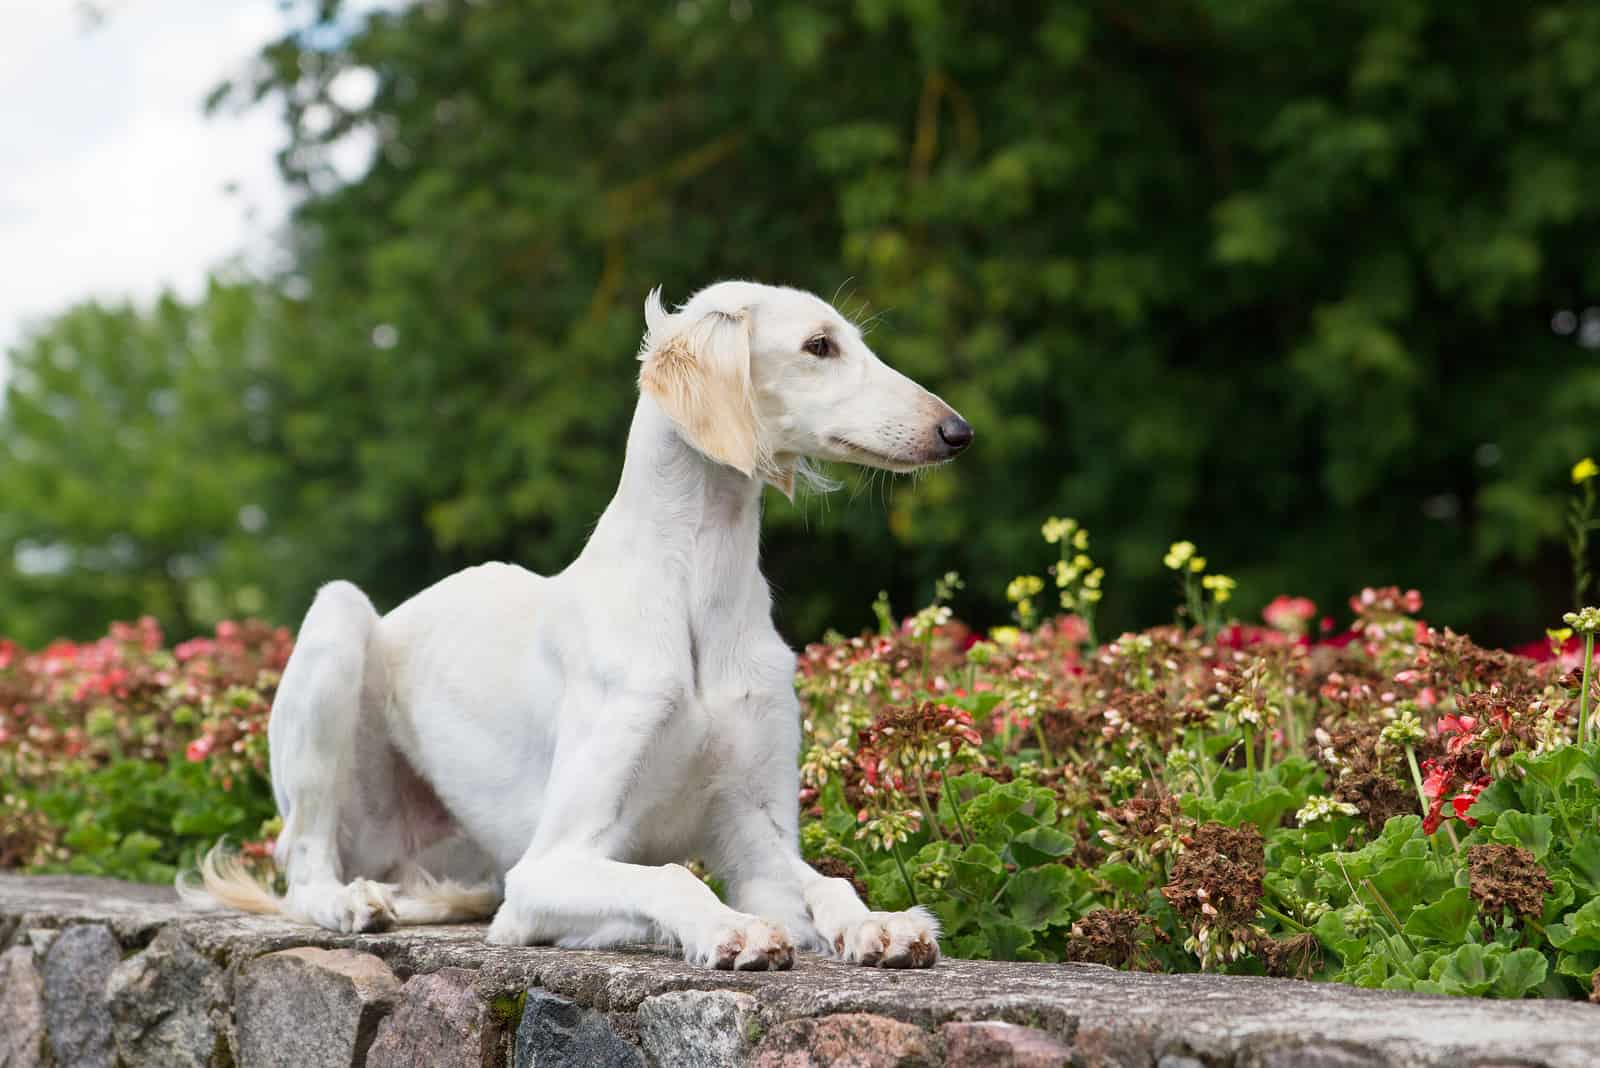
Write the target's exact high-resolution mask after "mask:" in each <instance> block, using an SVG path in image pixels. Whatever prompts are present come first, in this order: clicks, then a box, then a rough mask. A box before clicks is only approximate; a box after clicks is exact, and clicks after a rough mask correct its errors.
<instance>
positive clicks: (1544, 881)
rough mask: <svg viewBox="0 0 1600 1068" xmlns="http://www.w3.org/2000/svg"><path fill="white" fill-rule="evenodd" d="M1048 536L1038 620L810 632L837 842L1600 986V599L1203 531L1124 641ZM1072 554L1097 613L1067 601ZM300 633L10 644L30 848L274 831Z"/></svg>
mask: <svg viewBox="0 0 1600 1068" xmlns="http://www.w3.org/2000/svg"><path fill="white" fill-rule="evenodd" d="M1045 534H1046V538H1047V540H1049V541H1051V542H1052V543H1053V544H1055V545H1057V546H1058V547H1059V559H1058V560H1057V562H1056V563H1055V564H1053V565H1052V567H1051V569H1050V570H1049V575H1050V580H1049V581H1047V580H1046V579H1045V578H1044V577H1043V576H1022V577H1020V578H1019V579H1018V580H1017V581H1016V582H1014V583H1013V584H1012V590H1011V593H1012V599H1013V600H1014V601H1015V602H1016V604H1017V610H1018V615H1019V622H1020V623H1021V625H1020V626H1017V627H1001V628H996V629H995V630H993V631H991V632H990V633H989V634H987V635H986V636H983V637H982V639H981V640H980V639H979V636H978V635H976V634H974V633H972V632H971V631H969V630H968V629H967V628H966V627H965V626H963V625H962V624H961V623H960V622H959V621H958V620H956V619H955V618H954V617H953V615H952V612H951V609H950V608H949V607H948V605H947V604H946V602H947V601H948V600H949V599H951V598H952V597H953V596H954V595H955V594H956V591H957V590H958V589H959V587H960V582H959V579H957V578H956V577H955V576H953V575H952V576H947V578H946V580H945V581H944V582H942V583H940V586H939V590H938V598H937V600H936V601H935V603H934V604H932V605H930V606H929V607H927V608H924V609H923V610H921V611H919V612H917V613H916V614H915V615H913V616H911V617H910V618H908V619H905V620H903V621H896V619H895V617H894V615H893V614H892V613H891V612H890V610H889V608H888V606H887V604H885V603H883V601H882V600H881V599H880V602H879V604H878V605H877V608H878V615H879V621H880V625H879V629H878V632H877V633H873V634H866V635H861V636H856V637H844V636H839V635H832V636H830V637H828V638H827V640H825V641H823V642H820V643H818V644H815V645H812V646H810V647H808V648H807V649H806V650H805V651H804V653H803V655H802V656H801V658H800V665H799V673H798V687H799V692H800V695H801V700H802V706H803V710H804V717H805V734H806V743H805V749H804V752H803V755H802V761H803V762H802V781H803V789H802V794H801V799H800V800H801V804H802V807H803V811H804V819H803V822H802V831H801V837H802V845H803V847H804V849H805V852H806V854H807V856H808V858H809V859H811V860H812V861H813V862H814V863H815V864H817V865H818V866H819V867H820V868H822V869H823V870H827V871H831V872H834V873H836V874H838V875H841V876H844V877H847V878H850V879H852V880H854V881H855V882H856V883H857V885H858V886H859V887H860V888H861V889H862V891H863V892H864V893H865V894H866V895H867V896H868V897H869V899H870V900H871V902H872V904H873V905H874V907H877V908H883V909H899V908H904V907H906V906H909V905H912V904H922V905H926V906H927V907H929V908H930V909H932V910H933V911H934V912H935V913H936V914H937V915H938V916H939V918H940V920H941V921H942V923H943V925H944V946H945V950H946V952H947V953H948V954H950V955H952V956H958V957H974V958H995V959H1012V960H1035V961H1041V960H1072V961H1087V962H1094V963H1100V964H1108V965H1113V966H1115V967H1119V968H1127V969H1139V970H1147V971H1169V972H1181V971H1195V970H1208V971H1218V972H1229V973H1239V974H1262V973H1266V974H1272V975H1280V976H1294V977H1299V978H1307V979H1327V980H1335V981H1341V982H1348V983H1354V984H1357V985H1361V986H1369V987H1385V988H1390V989H1403V990H1412V991H1428V992H1442V993H1450V994H1464V995H1482V996H1493V997H1525V996H1535V995H1537V996H1548V997H1594V996H1595V993H1594V991H1595V981H1596V973H1597V969H1600V744H1597V743H1596V741H1595V740H1594V738H1593V734H1592V730H1591V729H1588V728H1585V727H1584V726H1583V720H1584V718H1585V717H1584V715H1583V709H1585V708H1592V707H1593V705H1594V703H1595V700H1594V698H1595V696H1596V695H1597V694H1600V687H1597V686H1596V685H1595V680H1594V679H1593V677H1592V676H1593V672H1592V669H1591V660H1592V635H1593V633H1594V632H1595V631H1596V630H1597V629H1600V610H1595V609H1586V610H1585V612H1584V613H1581V614H1574V615H1573V616H1571V617H1570V626H1569V627H1568V628H1566V629H1564V630H1561V631H1555V632H1552V634H1551V637H1550V639H1549V641H1547V642H1540V643H1536V644H1535V645H1534V646H1532V647H1530V648H1528V649H1525V650H1522V651H1521V652H1519V653H1508V652H1500V651H1495V650H1489V649H1484V648H1481V647H1479V646H1477V645H1475V644H1474V643H1473V642H1472V641H1471V640H1470V639H1468V638H1467V637H1465V636H1463V635H1459V634H1456V633H1454V632H1452V631H1451V630H1450V629H1448V628H1440V627H1435V626H1433V625H1431V624H1429V623H1427V622H1424V621H1422V620H1421V619H1420V618H1419V613H1420V612H1421V610H1422V598H1421V596H1420V595H1418V594H1417V593H1416V592H1415V591H1409V592H1402V591H1400V590H1398V589H1392V588H1391V589H1369V590H1364V591H1362V592H1361V593H1360V594H1359V595H1357V596H1356V597H1354V598H1352V599H1351V601H1350V610H1351V612H1352V613H1353V616H1354V621H1353V624H1352V625H1351V626H1350V628H1349V629H1348V630H1344V631H1342V632H1340V633H1337V634H1334V633H1333V630H1334V627H1333V624H1332V623H1331V621H1326V620H1325V621H1323V622H1322V623H1320V624H1319V623H1318V622H1317V619H1318V614H1317V611H1316V608H1315V606H1313V605H1311V603H1310V602H1309V601H1306V600H1304V599H1303V598H1279V599H1278V600H1276V601H1274V602H1273V603H1272V604H1271V605H1269V606H1268V609H1267V611H1266V613H1265V617H1266V620H1267V625H1265V626H1255V625H1242V624H1239V623H1236V622H1225V621H1224V612H1225V606H1226V605H1227V604H1228V602H1229V597H1230V595H1231V592H1232V589H1233V585H1232V583H1231V581H1229V580H1227V579H1226V578H1225V577H1224V576H1220V575H1214V574H1210V573H1208V572H1207V570H1206V563H1205V561H1204V560H1203V559H1202V558H1201V557H1199V556H1198V554H1197V553H1196V552H1195V550H1194V547H1193V546H1191V545H1188V544H1187V543H1180V544H1178V545H1175V546H1174V547H1173V550H1172V552H1171V553H1170V554H1169V556H1168V559H1167V563H1168V566H1169V567H1171V568H1172V569H1173V570H1174V572H1175V573H1176V574H1177V575H1178V576H1181V578H1180V583H1181V587H1182V591H1183V594H1182V595H1183V601H1184V605H1183V607H1182V608H1181V609H1180V618H1181V619H1183V620H1184V621H1185V622H1183V623H1178V624H1171V625H1166V626H1159V627H1155V628H1152V629H1150V630H1147V631H1144V632H1142V633H1137V634H1124V635H1122V636H1120V637H1118V638H1117V639H1116V640H1114V641H1111V642H1109V643H1105V644H1103V645H1100V644H1096V643H1095V641H1094V640H1093V611H1094V608H1095V606H1096V605H1097V603H1098V601H1099V591H1100V585H1101V582H1102V580H1103V574H1102V573H1101V572H1100V571H1099V569H1098V568H1096V567H1095V566H1094V565H1093V562H1092V561H1091V560H1089V559H1088V556H1087V551H1088V537H1087V535H1086V534H1085V533H1084V532H1083V531H1082V530H1081V529H1080V528H1078V527H1077V526H1076V524H1073V523H1071V521H1065V520H1053V521H1052V522H1051V523H1049V524H1047V525H1046V528H1045ZM1052 583H1053V584H1054V586H1055V588H1056V589H1057V590H1058V591H1059V593H1058V596H1059V597H1060V598H1061V600H1062V603H1063V604H1064V605H1067V606H1068V607H1071V608H1073V609H1075V610H1076V611H1074V612H1073V613H1071V614H1066V615H1060V616H1055V617H1053V618H1049V619H1044V620H1042V621H1041V620H1039V619H1038V618H1037V613H1036V603H1037V602H1038V599H1039V598H1040V597H1041V596H1042V594H1043V592H1044V590H1045V589H1046V587H1047V586H1049V585H1051V584H1052ZM1574 630H1576V631H1577V632H1578V633H1576V634H1575V633H1573V631H1574ZM1313 631H1315V632H1316V633H1317V636H1316V637H1314V636H1313V633H1312V632H1313ZM1583 635H1588V636H1589V641H1587V642H1585V643H1583V644H1580V642H1582V641H1583V637H1582V636H1583ZM289 649H290V638H289V635H288V634H287V632H285V631H283V630H274V629H272V628H269V627H266V626H264V625H261V624H256V623H246V624H238V625H235V624H223V625H222V626H220V627H219V628H218V629H217V633H216V636H215V638H210V639H202V640H199V641H194V642H187V643H184V644H181V645H178V646H177V647H175V648H173V649H171V650H170V651H169V650H167V649H165V648H163V645H162V637H161V634H160V632H159V630H158V629H157V628H156V626H155V625H154V623H152V622H151V621H148V620H145V621H141V622H140V623H138V624H136V625H131V626H128V625H119V626H116V627H114V628H113V629H112V632H111V634H110V635H109V636H107V637H106V638H104V639H102V640H100V641H98V642H95V643H93V644H89V645H70V644H67V643H59V644H57V645H53V646H51V647H50V648H48V649H45V650H43V651H41V652H36V653H25V652H23V651H21V650H18V649H16V648H15V647H14V646H12V645H10V644H8V643H0V788H3V791H4V793H5V795H6V807H5V811H4V814H3V817H0V819H3V822H0V867H10V868H22V869H26V870H31V871H66V872H74V873H84V874H105V875H116V876H121V877H124V878H135V879H142V880H147V881H164V880H167V879H169V878H170V877H171V876H172V874H173V872H174V871H175V869H176V868H177V867H179V866H180V865H183V864H186V863H188V862H190V861H191V860H192V858H193V856H194V854H195V853H196V851H197V850H199V849H201V848H204V847H207V846H209V845H210V844H211V843H212V842H214V841H215V840H216V838H217V837H219V836H222V835H229V836H232V837H234V838H235V839H237V840H239V841H241V842H242V843H243V845H244V848H245V850H246V851H247V852H248V853H250V854H253V855H256V856H265V855H266V852H267V850H268V847H269V845H270V837H271V835H272V834H273V832H274V829H275V827H274V823H273V821H272V804H271V793H270V789H269V788H268V784H267V781H266V753H265V743H266V736H265V724H266V720H267V715H268V709H269V707H270V703H271V698H272V694H273V690H274V687H275V685H276V681H277V678H278V672H279V671H281V669H282V667H283V665H284V663H285V662H286V660H287V657H288V653H289ZM1584 687H1588V689H1589V697H1588V698H1587V699H1585V697H1584V696H1583V690H1584Z"/></svg>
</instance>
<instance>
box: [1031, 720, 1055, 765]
mask: <svg viewBox="0 0 1600 1068" xmlns="http://www.w3.org/2000/svg"><path fill="white" fill-rule="evenodd" d="M1033 736H1034V737H1035V738H1037V739H1038V740H1039V757H1040V759H1041V760H1042V761H1043V763H1042V765H1041V766H1042V767H1046V768H1053V767H1055V766H1056V758H1055V757H1053V756H1051V755H1050V743H1049V742H1047V741H1045V740H1044V713H1043V712H1040V713H1038V714H1036V715H1035V716H1034V717H1033Z"/></svg>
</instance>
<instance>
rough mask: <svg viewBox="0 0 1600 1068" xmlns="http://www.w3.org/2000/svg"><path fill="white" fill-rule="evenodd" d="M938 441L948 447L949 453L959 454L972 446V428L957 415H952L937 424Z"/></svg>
mask: <svg viewBox="0 0 1600 1068" xmlns="http://www.w3.org/2000/svg"><path fill="white" fill-rule="evenodd" d="M939 440H940V441H942V442H944V443H945V444H946V445H948V446H950V451H951V452H960V451H961V450H962V449H964V448H966V447H967V446H968V445H971V444H972V426H971V424H969V423H968V422H967V421H966V420H965V419H963V418H961V417H960V416H959V415H952V416H951V417H950V418H948V419H946V420H945V421H944V422H942V423H940V424H939Z"/></svg>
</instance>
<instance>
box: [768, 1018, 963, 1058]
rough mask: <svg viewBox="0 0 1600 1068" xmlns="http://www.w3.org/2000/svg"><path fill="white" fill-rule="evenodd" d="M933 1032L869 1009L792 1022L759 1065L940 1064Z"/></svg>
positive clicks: (776, 1033)
mask: <svg viewBox="0 0 1600 1068" xmlns="http://www.w3.org/2000/svg"><path fill="white" fill-rule="evenodd" d="M936 1063H937V1061H936V1060H935V1059H934V1048H933V1043H932V1041H931V1040H930V1039H929V1036H928V1033H927V1032H926V1031H924V1030H922V1028H920V1027H916V1026H914V1025H912V1024H907V1023H901V1022H900V1021H899V1020H891V1019H889V1017H887V1016H874V1015H872V1014H871V1013H865V1012H850V1013H840V1014H839V1015H836V1016H824V1017H822V1018H820V1019H815V1020H788V1021H786V1022H784V1023H781V1024H779V1025H778V1026H777V1027H775V1028H773V1029H772V1033H771V1034H769V1035H767V1037H766V1038H764V1039H763V1040H762V1042H761V1045H760V1046H758V1047H756V1051H755V1056H754V1057H753V1058H752V1060H751V1064H752V1065H753V1066H754V1068H925V1066H931V1065H934V1064H936Z"/></svg>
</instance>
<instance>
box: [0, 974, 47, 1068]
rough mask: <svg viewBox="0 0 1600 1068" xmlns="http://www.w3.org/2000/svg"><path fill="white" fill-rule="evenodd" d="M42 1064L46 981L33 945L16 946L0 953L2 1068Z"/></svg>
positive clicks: (0, 1048)
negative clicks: (41, 974) (35, 962)
mask: <svg viewBox="0 0 1600 1068" xmlns="http://www.w3.org/2000/svg"><path fill="white" fill-rule="evenodd" d="M43 1063H44V980H43V979H42V978H40V976H39V969H38V968H37V967H35V966H34V963H33V950H32V948H30V947H29V946H27V945H20V946H14V947H12V948H11V949H8V950H6V951H5V952H4V953H0V1068H38V1066H39V1065H42V1064H43Z"/></svg>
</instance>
